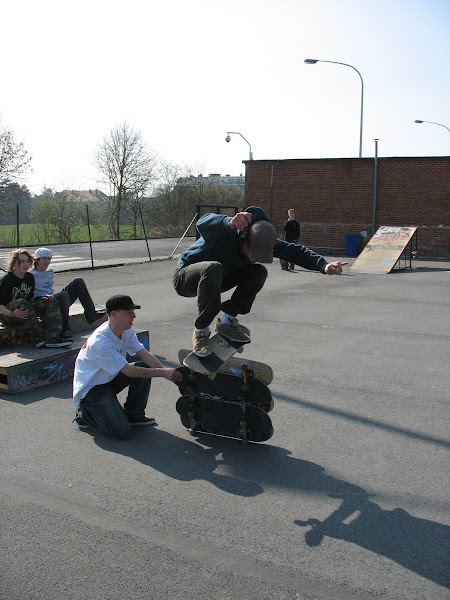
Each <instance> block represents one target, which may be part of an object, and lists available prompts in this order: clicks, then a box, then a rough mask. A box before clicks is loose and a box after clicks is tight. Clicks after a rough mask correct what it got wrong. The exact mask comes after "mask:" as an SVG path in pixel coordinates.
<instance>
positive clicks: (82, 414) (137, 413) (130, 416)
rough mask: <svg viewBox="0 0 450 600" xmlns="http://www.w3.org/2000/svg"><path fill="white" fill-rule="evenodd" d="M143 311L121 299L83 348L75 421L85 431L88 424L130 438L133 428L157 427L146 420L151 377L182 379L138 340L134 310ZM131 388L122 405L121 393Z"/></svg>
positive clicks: (76, 382)
mask: <svg viewBox="0 0 450 600" xmlns="http://www.w3.org/2000/svg"><path fill="white" fill-rule="evenodd" d="M139 308H141V307H140V306H138V305H136V304H134V302H133V301H132V299H131V298H130V296H124V295H116V296H112V297H111V298H109V299H108V300H107V302H106V312H107V313H108V321H107V322H106V323H103V324H102V325H100V327H97V329H96V330H95V331H94V332H93V333H92V335H91V336H90V337H89V338H88V339H87V341H86V342H85V343H84V345H83V347H82V348H81V350H80V352H79V354H78V357H77V360H76V362H75V372H74V375H73V402H74V404H75V406H76V407H77V414H76V417H75V419H74V420H75V422H76V423H77V424H78V426H79V427H80V429H84V428H86V427H88V426H91V427H94V428H95V429H97V430H98V431H102V432H103V433H105V434H106V435H109V436H112V437H117V438H125V437H127V436H128V435H129V434H130V432H131V427H132V425H155V419H154V418H149V417H146V416H145V409H146V406H147V400H148V396H149V392H150V384H151V378H152V377H164V378H165V379H168V380H170V381H173V382H174V383H176V382H180V381H182V379H183V378H182V375H181V374H180V373H179V371H177V370H176V369H167V368H165V367H164V366H163V365H162V364H161V363H160V362H159V360H158V359H157V358H156V356H154V355H153V354H152V353H151V352H149V351H148V350H146V348H145V347H144V346H143V345H142V344H141V342H140V341H139V340H138V338H137V336H136V333H135V332H134V331H133V329H132V326H133V321H134V319H135V317H136V313H135V312H134V311H135V310H136V309H139ZM127 354H129V355H131V356H133V355H137V356H138V358H139V359H140V362H138V363H129V362H128V360H127ZM126 387H128V395H127V399H126V401H125V403H124V405H123V408H122V405H121V404H120V402H119V400H118V399H117V394H118V393H119V392H121V391H122V390H123V389H125V388H126Z"/></svg>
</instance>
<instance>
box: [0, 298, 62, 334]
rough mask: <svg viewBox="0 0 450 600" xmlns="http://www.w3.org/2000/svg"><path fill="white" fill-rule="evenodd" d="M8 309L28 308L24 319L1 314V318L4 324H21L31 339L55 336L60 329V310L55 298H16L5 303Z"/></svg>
mask: <svg viewBox="0 0 450 600" xmlns="http://www.w3.org/2000/svg"><path fill="white" fill-rule="evenodd" d="M6 308H9V310H15V309H16V308H24V309H25V310H28V317H27V318H26V319H16V318H15V317H7V316H6V315H1V320H2V322H3V323H4V324H5V325H21V326H23V327H24V328H25V329H26V330H27V333H28V335H29V336H30V337H31V338H32V339H33V340H39V339H47V340H48V339H50V338H54V337H57V336H58V335H59V334H60V333H61V329H62V317H61V310H60V308H59V302H58V301H57V300H56V299H55V298H47V297H46V296H44V297H41V298H32V299H31V300H25V298H18V299H17V300H14V301H13V302H9V303H8V304H7V305H6Z"/></svg>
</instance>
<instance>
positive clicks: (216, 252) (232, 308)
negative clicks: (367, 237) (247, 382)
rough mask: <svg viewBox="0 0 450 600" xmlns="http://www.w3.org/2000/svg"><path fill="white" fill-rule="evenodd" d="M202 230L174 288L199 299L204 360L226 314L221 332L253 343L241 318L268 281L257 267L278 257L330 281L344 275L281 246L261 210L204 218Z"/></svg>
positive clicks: (199, 349) (305, 252)
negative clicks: (227, 296) (329, 277)
mask: <svg viewBox="0 0 450 600" xmlns="http://www.w3.org/2000/svg"><path fill="white" fill-rule="evenodd" d="M197 230H198V232H199V234H200V236H201V237H200V238H199V239H198V240H197V241H196V242H195V243H194V244H193V245H192V246H190V248H188V249H187V250H186V251H185V252H183V253H182V254H181V257H180V260H179V261H178V265H177V269H176V271H175V275H174V278H173V285H174V287H175V290H176V292H177V293H178V294H179V295H180V296H187V297H190V298H193V297H195V296H197V306H198V317H197V319H196V320H195V330H194V333H193V336H192V341H193V350H194V352H195V354H197V355H198V356H200V357H205V356H208V355H209V354H210V353H211V348H210V344H209V336H210V329H209V326H210V324H211V323H212V321H213V320H214V318H215V317H216V315H217V314H218V313H219V312H220V310H223V312H224V314H223V316H222V317H221V318H220V319H217V321H216V324H215V328H216V331H218V332H219V333H221V334H223V335H225V336H226V337H228V338H230V339H232V340H235V341H238V342H248V341H249V337H248V335H247V334H246V333H245V331H243V330H242V328H240V327H239V323H238V320H237V318H236V317H237V315H238V314H242V315H245V314H247V313H248V312H250V309H251V307H252V304H253V302H254V300H255V297H256V294H257V293H258V292H259V291H260V290H261V288H262V287H263V285H264V283H265V281H266V277H267V269H266V268H265V267H264V266H263V265H261V264H256V263H271V262H273V258H274V257H275V258H281V259H284V260H287V261H289V262H290V263H295V264H297V265H299V266H301V267H304V268H305V269H310V270H312V271H321V272H322V273H327V274H328V275H335V274H338V275H340V274H341V273H342V263H340V262H339V261H336V262H332V263H327V261H326V260H325V259H324V258H323V257H322V256H320V255H319V254H316V253H315V252H313V251H312V250H310V249H309V248H306V247H305V246H296V245H295V244H290V243H288V242H285V241H283V240H278V239H277V233H276V231H275V227H274V226H273V225H272V223H271V222H270V220H269V217H268V216H267V215H266V213H265V212H264V211H263V210H262V209H261V208H258V207H256V206H251V207H249V208H247V209H246V210H245V211H244V212H239V213H237V214H236V215H234V217H232V218H230V217H227V216H226V215H217V214H206V215H203V217H201V218H200V219H199V220H198V222H197ZM232 288H236V289H235V290H234V292H233V295H232V296H231V298H230V299H229V300H226V301H225V302H222V301H221V297H220V294H221V292H225V291H227V290H230V289H232Z"/></svg>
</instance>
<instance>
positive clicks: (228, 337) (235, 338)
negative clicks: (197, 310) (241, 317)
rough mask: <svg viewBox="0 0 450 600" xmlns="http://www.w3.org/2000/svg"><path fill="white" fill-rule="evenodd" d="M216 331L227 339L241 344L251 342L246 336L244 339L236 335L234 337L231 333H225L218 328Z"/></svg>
mask: <svg viewBox="0 0 450 600" xmlns="http://www.w3.org/2000/svg"><path fill="white" fill-rule="evenodd" d="M216 332H217V333H218V334H219V335H221V336H222V337H224V338H227V340H231V341H232V342H238V343H239V344H249V343H250V341H251V340H250V338H246V339H245V340H243V339H242V338H240V339H239V338H237V337H236V336H234V337H232V336H231V335H227V334H226V333H223V332H222V331H219V330H217V329H216Z"/></svg>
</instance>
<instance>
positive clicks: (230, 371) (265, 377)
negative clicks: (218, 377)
mask: <svg viewBox="0 0 450 600" xmlns="http://www.w3.org/2000/svg"><path fill="white" fill-rule="evenodd" d="M188 354H191V351H190V350H179V351H178V360H179V361H180V364H184V360H185V358H186V357H187V356H188ZM243 367H244V368H246V369H250V370H251V371H252V372H253V377H255V379H261V381H264V383H267V385H269V384H270V383H272V381H273V371H272V369H271V367H269V365H266V364H265V363H262V362H259V361H257V360H252V359H250V358H247V357H245V358H240V357H236V356H231V357H230V358H229V359H228V360H226V361H225V362H224V363H223V365H221V366H220V367H219V369H218V371H217V373H225V374H226V375H234V376H236V377H242V374H243Z"/></svg>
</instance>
